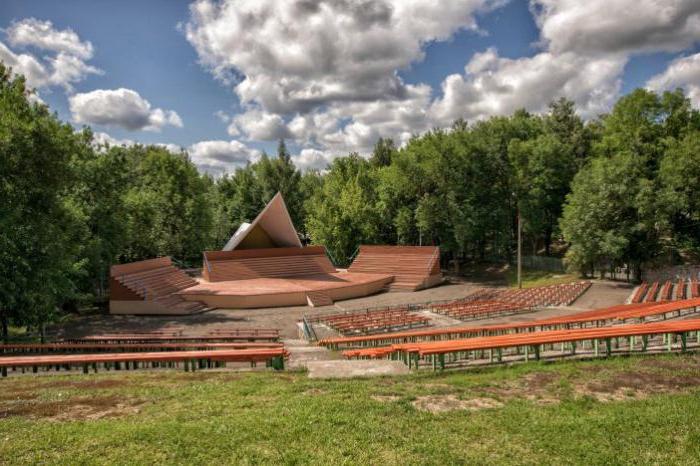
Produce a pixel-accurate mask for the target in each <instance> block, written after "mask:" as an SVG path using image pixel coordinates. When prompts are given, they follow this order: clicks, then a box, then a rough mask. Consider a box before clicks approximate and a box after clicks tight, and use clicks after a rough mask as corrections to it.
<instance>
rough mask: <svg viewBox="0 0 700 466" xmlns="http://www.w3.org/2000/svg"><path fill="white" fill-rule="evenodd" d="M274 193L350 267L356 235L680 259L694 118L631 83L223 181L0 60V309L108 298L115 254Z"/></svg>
mask: <svg viewBox="0 0 700 466" xmlns="http://www.w3.org/2000/svg"><path fill="white" fill-rule="evenodd" d="M277 191H281V192H282V194H283V195H284V198H285V201H286V203H287V205H288V207H289V210H290V213H291V216H292V218H293V220H294V223H295V225H296V226H297V229H298V230H299V232H300V234H301V235H302V237H303V238H302V239H303V240H304V242H306V243H315V244H322V245H325V246H326V247H327V248H328V250H329V253H330V254H331V256H332V258H333V259H334V261H335V262H336V263H338V264H343V263H347V261H348V260H349V258H350V257H351V256H352V254H353V253H354V251H355V250H356V248H357V246H358V245H360V244H412V245H415V244H423V245H440V247H441V250H442V253H443V261H444V263H447V261H449V260H458V261H481V260H499V261H503V260H510V259H512V257H513V255H514V251H515V247H516V231H517V223H518V222H517V219H518V215H520V218H521V219H522V225H523V238H524V250H525V253H527V254H541V255H550V254H555V255H561V254H565V260H566V263H567V264H568V266H569V267H570V268H571V269H572V270H576V271H579V272H581V273H589V272H590V271H592V270H594V269H596V270H606V269H608V268H612V267H619V266H627V267H628V268H630V269H631V270H632V271H633V272H634V275H635V276H637V277H638V276H639V273H640V271H641V269H642V267H644V266H647V265H649V264H653V263H655V262H672V261H679V260H693V259H694V258H695V257H696V256H697V253H698V251H700V114H698V112H697V111H696V110H694V109H693V108H692V107H691V104H690V100H689V99H688V98H687V97H686V96H685V95H684V94H683V92H682V91H681V90H677V91H675V92H666V93H664V94H655V93H653V92H650V91H647V90H643V89H638V90H636V91H634V92H631V93H630V94H628V95H626V96H624V97H622V98H620V99H619V101H618V102H617V103H616V105H615V106H614V108H613V109H612V110H611V112H610V113H609V114H606V115H601V116H600V117H598V118H595V119H591V120H589V121H583V120H582V119H581V118H580V117H579V116H578V115H577V113H576V108H575V106H574V104H573V103H572V102H570V101H568V100H566V99H559V100H556V101H554V102H552V103H551V104H550V107H549V111H548V112H546V113H545V114H542V115H535V114H531V113H528V112H526V111H524V110H521V111H517V112H515V113H514V114H513V115H510V116H500V117H493V118H490V119H488V120H485V121H480V122H474V123H467V122H466V121H461V120H460V121H456V122H455V123H454V124H453V125H452V127H451V128H449V129H436V130H433V131H430V132H428V133H426V134H422V135H416V136H414V137H413V138H412V139H411V140H410V141H408V142H407V143H406V144H405V145H404V146H403V147H401V148H397V147H395V145H394V143H393V141H391V140H390V139H380V140H379V141H378V142H377V144H376V146H375V148H374V151H373V153H372V154H371V156H370V157H369V158H363V157H361V156H360V155H358V154H348V155H344V156H340V157H338V158H335V159H334V160H333V162H332V163H331V164H330V165H329V166H328V167H327V168H326V169H325V170H322V171H307V172H304V173H301V172H300V171H299V170H298V169H297V168H296V167H295V166H294V163H293V161H292V158H291V156H290V154H289V151H288V149H287V148H286V145H285V143H284V141H280V144H279V146H278V150H277V154H275V155H274V156H272V157H269V156H267V155H263V156H262V157H261V158H260V160H258V161H256V162H255V163H250V164H248V165H246V166H244V167H240V168H238V169H236V170H235V171H234V172H232V173H230V174H228V175H225V176H223V177H220V178H212V177H211V176H208V175H206V174H202V173H200V172H199V171H198V170H197V168H196V166H195V165H194V164H193V163H192V162H191V160H190V159H189V157H188V155H187V153H186V152H185V151H183V152H181V153H179V154H173V153H171V152H169V151H167V150H166V149H165V148H162V147H158V146H141V145H135V146H129V147H123V146H119V147H105V146H96V145H95V142H94V140H93V135H92V133H91V131H90V129H89V128H83V129H81V130H75V129H74V128H73V127H72V126H71V125H69V124H68V123H65V122H62V121H60V120H59V119H58V117H57V116H56V115H55V114H54V113H51V111H50V109H49V108H47V107H46V106H45V105H43V104H41V103H38V102H37V100H36V99H34V98H33V97H32V94H31V92H30V91H28V90H27V89H26V87H25V81H24V79H23V78H22V77H14V75H11V74H10V70H9V69H7V68H5V67H3V66H2V64H0V320H1V321H2V327H3V334H6V333H7V330H6V329H7V325H8V323H10V322H13V323H15V324H18V325H29V326H38V325H40V324H42V323H44V322H47V321H51V320H53V319H55V318H56V317H57V316H59V315H60V314H61V313H62V312H64V311H65V310H70V309H74V308H76V307H78V306H80V305H82V304H84V303H90V302H94V301H95V300H100V299H104V298H105V296H106V292H107V291H106V290H107V288H108V273H109V267H110V265H111V264H114V263H119V262H129V261H135V260H141V259H147V258H152V257H156V256H161V255H170V256H172V257H173V258H175V259H176V260H178V261H180V262H181V263H182V264H191V265H197V264H199V263H201V252H202V251H203V250H206V249H220V248H221V247H222V245H223V244H224V243H225V242H226V240H227V239H228V238H229V237H230V235H231V234H232V232H233V231H235V230H236V228H237V227H238V226H239V225H240V223H241V222H244V221H251V220H252V219H253V218H254V217H255V215H256V214H257V213H258V212H259V211H260V209H261V208H262V207H263V206H264V205H265V203H266V202H267V201H269V200H270V199H271V198H272V196H273V195H274V194H275V193H276V192H277Z"/></svg>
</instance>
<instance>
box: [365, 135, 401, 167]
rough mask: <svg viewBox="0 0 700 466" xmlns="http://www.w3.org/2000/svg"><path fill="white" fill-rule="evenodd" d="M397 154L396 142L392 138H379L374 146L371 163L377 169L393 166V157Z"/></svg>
mask: <svg viewBox="0 0 700 466" xmlns="http://www.w3.org/2000/svg"><path fill="white" fill-rule="evenodd" d="M394 153H396V146H395V145H394V140H393V139H391V138H379V139H378V140H377V143H376V144H375V145H374V150H373V151H372V156H371V157H370V159H369V161H370V163H371V164H372V165H373V166H375V167H386V166H389V165H391V157H392V156H393V155H394Z"/></svg>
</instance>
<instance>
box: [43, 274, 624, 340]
mask: <svg viewBox="0 0 700 466" xmlns="http://www.w3.org/2000/svg"><path fill="white" fill-rule="evenodd" d="M482 286H483V285H482V284H477V283H471V282H460V283H448V284H444V285H442V286H438V287H435V288H431V289H428V290H421V291H417V292H412V293H411V292H406V293H380V294H377V295H374V296H368V297H364V298H359V299H351V300H346V301H340V302H337V303H336V304H335V305H333V306H324V307H318V308H312V307H308V306H295V307H284V308H263V309H217V310H214V311H210V312H206V313H203V314H197V315H191V316H125V315H118V316H112V315H89V316H83V317H78V318H75V319H72V320H70V321H67V322H65V323H62V324H58V325H55V326H54V327H53V328H51V329H50V330H49V331H50V333H51V334H52V335H54V336H56V337H66V336H71V337H78V336H84V335H88V334H99V333H108V332H114V331H136V330H138V331H153V330H159V329H162V328H164V327H168V326H177V327H184V328H185V333H198V332H204V331H209V330H213V329H216V328H221V327H223V326H226V327H234V328H276V329H279V330H280V334H281V336H282V337H283V338H297V337H298V336H299V335H298V329H297V322H298V321H299V320H300V319H301V318H302V317H303V316H305V315H306V316H317V315H323V314H332V313H336V312H344V311H351V310H360V309H365V308H368V307H381V306H398V305H401V304H418V303H426V302H430V301H442V300H451V299H458V298H463V297H465V296H467V295H468V294H470V293H472V292H473V291H475V290H476V289H478V288H480V287H482ZM631 290H632V286H630V285H626V284H621V283H615V282H606V281H594V283H593V285H592V286H591V288H589V290H588V291H586V293H584V294H583V295H582V296H581V297H580V298H579V299H577V300H576V301H575V302H574V303H573V305H572V306H568V307H562V308H547V309H544V310H539V311H536V312H532V313H527V314H520V315H511V316H505V317H500V318H493V319H485V320H478V321H473V322H470V325H471V324H472V323H473V325H489V324H500V323H511V322H527V321H531V320H537V319H542V318H547V317H554V316H562V315H568V314H573V313H576V312H580V311H581V310H587V309H595V308H600V307H606V306H612V305H616V304H622V303H624V302H625V300H626V299H627V297H628V296H629V293H630V292H631ZM438 320H439V322H436V325H439V326H447V325H450V324H452V325H464V323H463V322H458V321H455V322H452V323H450V322H446V321H445V319H442V320H440V319H438ZM450 320H452V319H450Z"/></svg>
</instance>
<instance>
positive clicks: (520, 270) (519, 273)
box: [517, 206, 523, 289]
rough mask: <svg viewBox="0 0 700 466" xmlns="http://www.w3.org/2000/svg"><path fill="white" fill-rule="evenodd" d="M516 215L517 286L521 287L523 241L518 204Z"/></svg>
mask: <svg viewBox="0 0 700 466" xmlns="http://www.w3.org/2000/svg"><path fill="white" fill-rule="evenodd" d="M517 216H518V288H519V289H520V288H522V287H523V244H522V243H523V241H522V233H523V222H522V219H521V218H520V206H518V208H517Z"/></svg>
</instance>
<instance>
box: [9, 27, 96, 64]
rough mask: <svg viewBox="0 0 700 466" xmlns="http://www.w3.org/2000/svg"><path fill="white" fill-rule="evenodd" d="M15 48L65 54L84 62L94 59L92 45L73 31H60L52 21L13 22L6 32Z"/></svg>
mask: <svg viewBox="0 0 700 466" xmlns="http://www.w3.org/2000/svg"><path fill="white" fill-rule="evenodd" d="M5 33H6V35H7V39H8V41H9V42H10V44H11V45H13V46H28V45H29V46H34V47H36V48H39V49H42V50H52V51H54V52H63V53H66V54H68V55H72V56H75V57H78V58H82V59H84V60H87V59H90V58H92V55H93V53H94V50H93V47H92V43H90V42H89V41H81V40H80V37H78V34H76V33H75V32H74V31H73V30H72V29H70V28H68V29H63V30H61V31H58V30H56V29H54V27H53V24H52V23H51V21H40V20H38V19H36V18H27V19H23V20H22V21H16V22H13V23H12V24H11V25H10V27H9V28H7V30H6V31H5Z"/></svg>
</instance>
